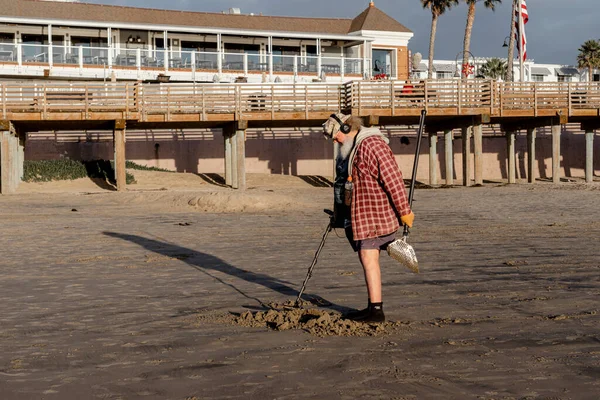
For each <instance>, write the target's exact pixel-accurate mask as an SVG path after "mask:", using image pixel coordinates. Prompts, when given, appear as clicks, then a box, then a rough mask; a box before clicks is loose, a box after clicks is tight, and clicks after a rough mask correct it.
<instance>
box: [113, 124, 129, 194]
mask: <svg viewBox="0 0 600 400" xmlns="http://www.w3.org/2000/svg"><path fill="white" fill-rule="evenodd" d="M113 140H114V148H115V179H116V180H117V190H118V191H123V190H125V189H126V185H127V182H126V173H125V120H122V119H120V120H116V121H115V129H114V131H113Z"/></svg>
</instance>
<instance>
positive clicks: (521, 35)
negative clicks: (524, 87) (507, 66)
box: [517, 0, 525, 82]
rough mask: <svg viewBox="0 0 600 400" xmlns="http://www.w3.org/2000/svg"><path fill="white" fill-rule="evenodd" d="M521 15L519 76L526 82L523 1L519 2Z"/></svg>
mask: <svg viewBox="0 0 600 400" xmlns="http://www.w3.org/2000/svg"><path fill="white" fill-rule="evenodd" d="M517 12H518V13H519V14H518V15H519V68H520V72H519V75H520V77H521V82H525V67H524V66H523V51H524V49H523V47H525V46H524V44H523V32H524V31H525V25H524V24H523V0H519V7H518V11H517Z"/></svg>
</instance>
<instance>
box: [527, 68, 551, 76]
mask: <svg viewBox="0 0 600 400" xmlns="http://www.w3.org/2000/svg"><path fill="white" fill-rule="evenodd" d="M531 75H544V76H548V75H552V72H550V70H549V69H548V68H542V67H531Z"/></svg>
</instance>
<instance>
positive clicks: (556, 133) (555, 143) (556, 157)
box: [552, 122, 561, 183]
mask: <svg viewBox="0 0 600 400" xmlns="http://www.w3.org/2000/svg"><path fill="white" fill-rule="evenodd" d="M560 129H561V126H560V123H557V122H553V125H552V183H560Z"/></svg>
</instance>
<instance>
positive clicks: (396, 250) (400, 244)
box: [387, 110, 427, 274]
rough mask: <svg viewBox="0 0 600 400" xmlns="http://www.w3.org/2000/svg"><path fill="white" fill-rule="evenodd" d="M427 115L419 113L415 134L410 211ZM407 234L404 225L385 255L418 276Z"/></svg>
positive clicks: (414, 257) (415, 261) (413, 250)
mask: <svg viewBox="0 0 600 400" xmlns="http://www.w3.org/2000/svg"><path fill="white" fill-rule="evenodd" d="M426 115H427V111H425V110H422V111H421V118H420V120H419V131H418V133H417V148H416V150H415V160H414V162H413V170H412V177H411V180H410V189H409V191H408V204H409V205H410V206H411V209H412V200H413V194H414V191H415V181H416V179H417V167H418V165H419V152H420V150H421V139H422V137H423V127H424V125H425V116H426ZM408 234H409V229H408V225H404V232H403V233H402V237H401V238H399V239H396V240H394V241H393V242H392V243H390V244H389V246H388V247H387V253H388V254H389V255H390V257H392V258H393V259H394V260H396V261H398V262H399V263H400V264H402V265H404V266H405V267H406V268H408V269H410V270H411V271H412V272H414V273H416V274H418V273H419V261H418V260H417V255H416V253H415V249H413V247H412V246H411V245H410V244H408V243H407V241H406V240H407V239H408Z"/></svg>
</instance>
